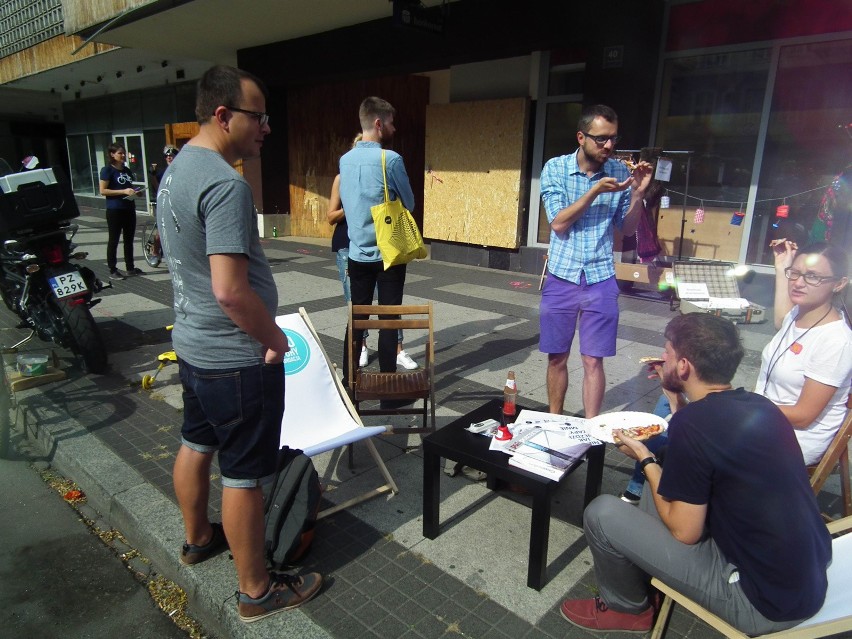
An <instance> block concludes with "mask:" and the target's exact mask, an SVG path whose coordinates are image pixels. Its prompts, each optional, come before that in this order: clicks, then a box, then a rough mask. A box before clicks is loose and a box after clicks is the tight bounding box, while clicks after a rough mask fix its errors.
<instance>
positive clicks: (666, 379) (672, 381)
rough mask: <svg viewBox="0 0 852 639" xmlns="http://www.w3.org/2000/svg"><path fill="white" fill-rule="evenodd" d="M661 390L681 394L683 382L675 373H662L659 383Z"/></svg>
mask: <svg viewBox="0 0 852 639" xmlns="http://www.w3.org/2000/svg"><path fill="white" fill-rule="evenodd" d="M661 385H662V387H663V388H665V389H666V390H667V391H671V392H672V393H682V392H683V382H682V381H681V379H680V377H679V376H678V374H677V371H674V370H673V371H668V372H667V371H663V379H662V382H661Z"/></svg>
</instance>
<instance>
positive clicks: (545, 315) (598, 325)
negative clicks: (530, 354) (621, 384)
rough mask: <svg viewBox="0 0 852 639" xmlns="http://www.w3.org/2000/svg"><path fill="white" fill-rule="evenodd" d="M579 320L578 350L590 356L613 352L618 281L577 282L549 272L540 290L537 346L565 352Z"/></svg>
mask: <svg viewBox="0 0 852 639" xmlns="http://www.w3.org/2000/svg"><path fill="white" fill-rule="evenodd" d="M578 322H579V324H580V353H581V354H583V355H588V356H590V357H612V356H613V355H615V345H616V341H615V340H616V336H617V334H618V285H617V284H616V282H615V278H614V277H611V278H609V279H606V280H603V281H602V282H597V283H596V284H588V283H587V282H586V278H585V275H583V276H581V277H580V283H579V284H573V283H571V282H568V281H567V280H563V279H561V278H559V277H556V276H555V275H553V274H552V273H548V275H547V280H545V283H544V288H543V289H542V291H541V307H540V315H539V329H540V336H539V350H540V351H541V352H542V353H567V352H569V351H570V350H571V342H572V341H573V340H574V331H575V330H576V328H577V324H578Z"/></svg>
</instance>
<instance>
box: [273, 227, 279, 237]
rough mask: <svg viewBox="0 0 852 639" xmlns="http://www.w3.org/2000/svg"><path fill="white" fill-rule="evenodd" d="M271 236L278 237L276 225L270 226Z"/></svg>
mask: <svg viewBox="0 0 852 639" xmlns="http://www.w3.org/2000/svg"><path fill="white" fill-rule="evenodd" d="M272 237H278V227H277V226H273V227H272Z"/></svg>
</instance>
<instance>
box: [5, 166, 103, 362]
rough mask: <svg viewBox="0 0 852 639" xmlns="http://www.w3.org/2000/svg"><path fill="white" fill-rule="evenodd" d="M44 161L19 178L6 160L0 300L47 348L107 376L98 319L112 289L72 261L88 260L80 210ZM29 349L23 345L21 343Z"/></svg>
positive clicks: (63, 183)
mask: <svg viewBox="0 0 852 639" xmlns="http://www.w3.org/2000/svg"><path fill="white" fill-rule="evenodd" d="M37 166H38V159H37V158H34V157H28V158H25V159H24V162H23V163H22V166H21V169H22V170H21V172H18V173H12V171H11V169H10V168H9V165H8V164H7V163H6V162H5V160H2V159H0V189H2V191H3V194H2V195H0V241H2V244H0V295H2V297H3V302H4V303H5V304H6V306H7V307H8V308H9V309H10V310H11V311H12V312H14V313H15V314H17V315H18V317H20V318H21V320H22V322H21V324H20V326H19V328H29V329H30V330H31V333H30V335H29V337H28V338H26V339H25V340H23V341H27V340H28V339H31V338H32V337H33V335H38V337H39V338H40V339H42V340H44V341H46V342H53V343H54V344H57V345H58V346H61V347H63V348H67V349H69V350H70V351H71V352H72V353H73V354H74V355H75V356H76V357H77V358H78V361H79V362H80V363H81V367H82V368H83V370H84V371H86V372H89V373H103V372H105V371H106V369H107V352H106V348H105V347H104V344H103V340H102V339H101V335H100V332H99V331H98V327H97V324H96V323H95V320H94V318H93V317H92V313H91V308H92V307H93V306H95V305H96V304H98V303H99V302H100V301H101V300H100V299H95V298H94V295H96V294H97V293H99V292H100V291H101V290H103V289H104V288H106V287H105V286H104V284H103V283H101V281H100V280H99V279H98V278H97V277H96V276H95V273H94V272H93V271H92V270H91V269H89V268H87V267H85V266H81V265H78V264H72V263H71V262H70V260H82V259H85V258H86V257H87V256H88V253H86V252H77V251H75V249H76V248H77V245H76V244H74V242H73V238H74V235H75V234H76V233H77V231H78V229H79V227H78V226H77V225H76V224H74V223H72V222H71V220H73V219H74V218H75V217H77V216H79V214H80V212H79V210H78V209H77V203H76V201H75V199H74V194H73V193H72V191H71V187H70V185H69V184H68V183H67V182H66V181H57V179H56V177H55V174H54V171H53V169H50V168H48V169H37V168H36V167H37ZM21 343H23V342H21Z"/></svg>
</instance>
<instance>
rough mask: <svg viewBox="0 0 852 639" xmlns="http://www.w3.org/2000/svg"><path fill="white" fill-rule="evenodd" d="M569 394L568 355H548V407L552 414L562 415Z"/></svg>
mask: <svg viewBox="0 0 852 639" xmlns="http://www.w3.org/2000/svg"><path fill="white" fill-rule="evenodd" d="M567 392H568V353H548V354H547V405H548V407H549V410H550V412H551V413H555V414H557V415H561V414H562V409H563V406H564V404H565V393H567Z"/></svg>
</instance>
